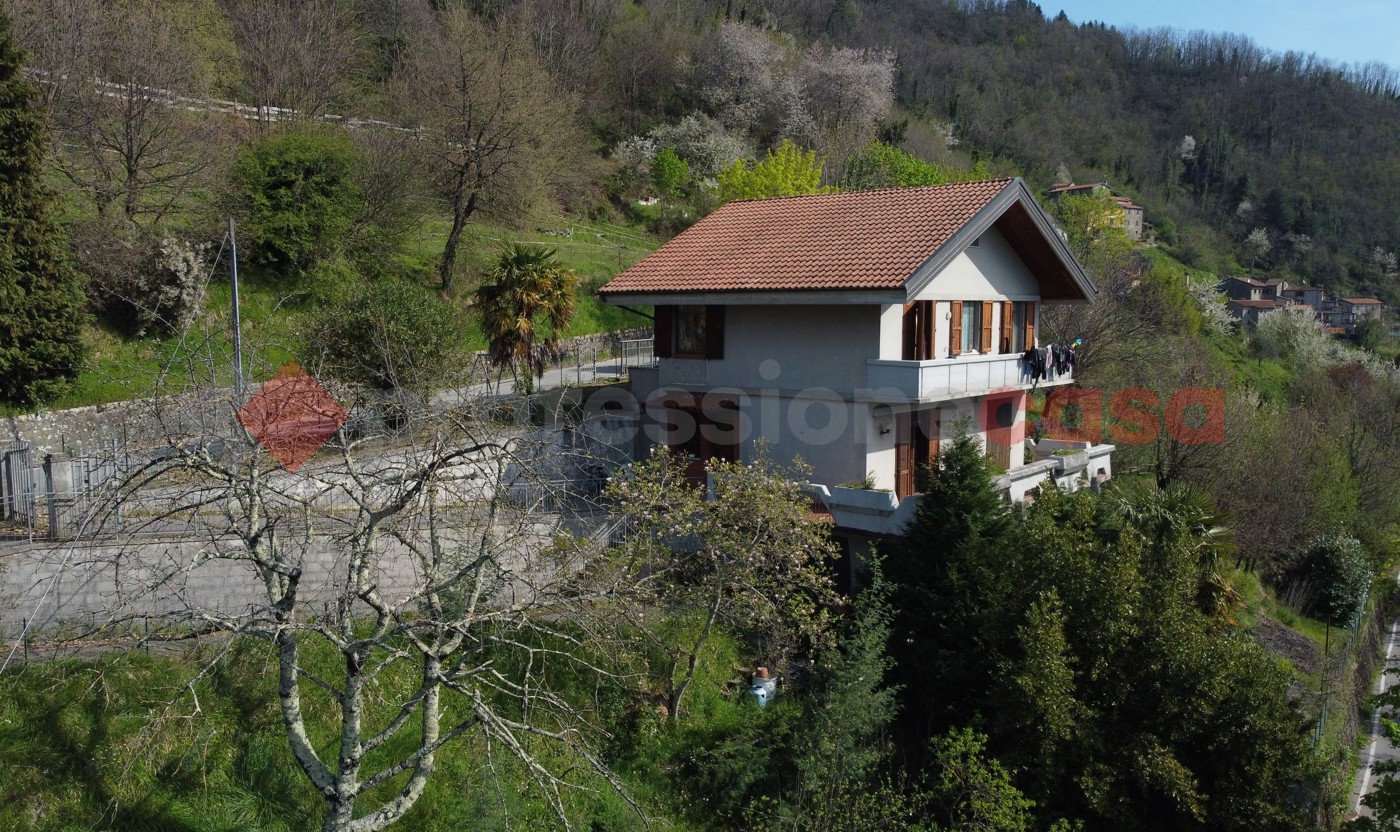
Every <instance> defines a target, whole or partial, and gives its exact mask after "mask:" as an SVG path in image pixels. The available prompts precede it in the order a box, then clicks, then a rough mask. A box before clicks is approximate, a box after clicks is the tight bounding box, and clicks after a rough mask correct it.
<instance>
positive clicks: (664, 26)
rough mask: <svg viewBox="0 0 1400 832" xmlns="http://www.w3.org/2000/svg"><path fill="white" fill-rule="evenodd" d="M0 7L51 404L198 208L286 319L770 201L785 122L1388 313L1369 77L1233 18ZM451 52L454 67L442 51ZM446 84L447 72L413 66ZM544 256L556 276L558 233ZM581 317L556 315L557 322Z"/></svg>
mask: <svg viewBox="0 0 1400 832" xmlns="http://www.w3.org/2000/svg"><path fill="white" fill-rule="evenodd" d="M60 6H62V8H60ZM70 6H71V8H70ZM10 7H11V9H12V11H13V14H14V18H15V25H14V30H15V36H16V39H17V40H18V42H19V44H20V45H21V46H23V47H24V48H25V49H26V50H27V52H28V55H27V62H28V66H27V68H28V71H29V76H30V77H31V78H32V79H33V80H34V82H35V88H34V92H35V95H36V96H37V101H38V103H39V104H40V105H41V106H42V108H43V109H44V110H45V112H46V114H47V116H48V128H49V129H48V138H49V151H50V153H49V174H50V175H49V177H48V181H49V183H50V185H51V187H52V189H53V190H54V192H55V195H56V197H57V199H58V200H59V204H60V207H61V209H62V210H61V218H62V225H63V226H64V228H65V230H66V232H67V237H68V239H69V248H70V251H71V253H72V255H73V262H74V265H75V266H76V267H77V270H78V271H79V272H81V273H82V274H83V275H85V276H86V292H87V295H88V298H89V306H90V309H91V311H92V312H93V313H94V314H95V315H96V317H97V320H98V321H99V322H100V323H102V324H103V326H102V327H100V328H99V329H96V330H93V332H92V335H91V337H89V338H88V339H87V341H88V342H89V346H90V347H91V348H92V351H93V355H94V356H95V357H94V359H93V360H92V361H90V362H89V364H88V366H87V369H86V370H85V373H84V376H85V377H84V380H83V381H82V382H81V383H80V385H79V388H78V389H77V390H75V391H70V392H69V393H68V394H67V395H65V396H64V397H63V398H62V399H61V401H62V402H63V403H68V404H72V403H81V402H85V401H96V400H101V399H106V398H111V397H112V396H113V395H117V392H116V390H115V389H113V388H112V385H110V384H109V385H106V387H107V389H106V390H105V391H97V390H96V389H95V388H97V387H99V386H102V385H100V384H98V382H97V381H96V380H95V376H103V377H109V376H112V375H114V370H115V369H116V368H114V367H113V366H109V364H110V361H111V360H114V357H121V358H123V359H126V360H130V359H132V357H133V354H135V353H146V354H149V353H150V352H151V347H150V345H149V344H146V345H144V346H143V345H142V344H138V343H136V342H134V341H133V340H132V334H133V332H135V334H136V335H138V336H143V337H146V338H149V334H148V333H146V332H145V330H146V328H147V327H146V326H145V325H144V324H138V325H136V326H133V325H132V322H131V321H130V320H128V318H130V316H131V315H133V314H135V315H136V317H137V318H141V317H142V315H143V314H144V313H139V312H133V311H132V304H136V305H137V306H141V305H143V304H144V305H146V306H150V305H151V304H160V303H167V302H166V301H162V300H160V297H161V295H160V292H161V291H166V290H169V289H170V283H169V281H170V280H171V278H169V277H168V276H167V277H161V276H160V275H161V274H163V272H161V271H160V269H159V268H158V263H157V261H160V258H161V257H163V256H165V254H162V253H161V252H165V253H166V254H168V253H169V252H168V251H167V250H166V249H169V246H166V248H162V246H163V245H165V243H163V242H162V241H166V242H171V241H173V242H174V243H176V244H178V245H177V247H179V246H184V247H187V248H188V250H189V251H190V252H191V256H193V257H196V258H197V259H199V258H203V262H205V263H206V265H207V264H208V260H209V259H210V258H211V255H212V251H211V249H212V248H217V241H218V239H219V236H220V234H221V229H222V227H223V225H224V221H225V218H226V217H227V216H229V215H232V216H234V217H235V218H236V219H237V220H238V222H239V227H240V228H242V229H245V231H244V233H245V234H246V235H247V237H248V239H247V240H245V245H246V246H247V253H248V254H249V255H251V256H250V257H249V258H248V261H247V264H246V265H245V271H246V273H247V274H248V277H249V282H250V283H251V284H253V285H254V286H255V287H257V286H258V284H259V283H261V284H262V286H264V287H267V288H268V291H269V292H270V293H275V294H276V295H277V296H279V297H281V296H285V295H288V294H296V293H302V294H303V295H305V297H304V300H303V303H302V307H303V308H304V309H312V310H314V309H316V308H319V307H320V306H322V305H324V304H325V303H329V302H330V300H331V299H330V298H329V297H328V296H326V295H325V293H324V292H319V291H316V290H310V289H308V287H312V286H326V285H330V286H334V287H339V288H345V287H353V286H355V285H359V284H361V283H373V282H375V281H381V280H384V279H390V280H395V281H408V282H411V283H416V284H419V285H421V286H423V287H424V288H425V289H430V288H434V287H436V288H437V289H438V290H439V292H440V293H441V294H442V296H443V297H444V298H445V299H447V300H448V301H449V302H451V303H453V304H455V305H457V306H459V307H462V308H465V307H466V305H467V303H466V301H467V296H468V293H469V292H470V291H471V290H472V289H474V287H475V286H476V284H477V283H479V282H480V280H481V279H482V275H483V274H484V273H485V270H486V269H487V267H488V266H489V260H490V257H491V256H492V254H493V252H496V251H498V249H499V245H500V244H501V242H502V241H504V240H507V239H517V238H527V237H531V236H534V237H535V238H536V239H540V240H542V241H543V242H544V243H546V244H551V245H555V246H556V247H558V246H557V244H558V243H559V238H549V237H541V236H540V234H539V233H538V232H539V231H543V230H546V229H548V228H550V226H552V225H561V227H562V224H563V223H564V222H574V221H575V220H567V221H565V220H562V219H559V218H560V217H571V218H581V217H585V218H588V219H589V220H591V221H594V222H600V223H603V224H604V226H600V227H601V228H603V231H594V232H591V233H595V234H596V233H606V234H610V235H612V236H614V237H617V236H618V235H619V234H620V235H622V236H621V237H618V239H617V240H611V239H610V240H609V241H608V243H607V244H613V243H620V244H624V245H626V244H628V243H625V242H621V241H622V240H623V238H624V237H626V239H631V240H639V239H640V238H637V237H635V236H628V235H635V234H637V233H638V232H639V231H642V230H643V229H645V231H646V232H648V233H651V234H655V235H657V238H659V239H664V238H665V237H666V236H669V235H671V234H674V233H675V232H676V231H677V230H679V229H681V228H683V227H685V225H686V224H688V223H689V222H692V221H694V219H695V218H696V217H698V216H701V215H703V214H704V213H706V212H708V211H710V210H713V208H714V207H716V206H717V205H718V204H719V203H720V202H722V201H723V200H725V199H730V198H735V197H736V196H761V195H764V194H765V193H782V192H784V191H783V190H781V188H782V187H787V186H784V185H778V184H775V183H773V182H768V184H766V185H763V186H762V187H759V186H758V185H757V184H755V183H758V182H761V181H762V177H761V176H760V177H757V178H754V177H751V179H752V180H753V181H752V182H750V184H749V185H746V186H741V185H740V184H739V183H738V182H739V180H738V179H736V177H740V178H742V177H741V176H740V175H741V174H743V175H747V174H744V173H743V172H744V171H746V170H749V169H752V168H756V166H758V165H760V164H761V163H762V161H763V160H764V159H765V158H766V154H768V153H769V152H772V151H775V150H778V149H780V147H781V145H782V143H783V142H786V141H790V142H792V143H794V144H795V145H796V146H797V147H798V148H804V149H811V150H813V151H814V152H815V155H814V156H813V157H812V163H813V164H814V166H815V170H814V176H815V177H816V179H815V180H814V181H819V182H820V183H821V184H822V185H824V186H828V187H832V186H834V187H842V188H869V187H882V186H890V185H909V184H927V183H932V182H944V181H952V180H957V179H966V178H976V177H985V176H988V175H994V174H995V175H1001V174H1019V175H1022V176H1024V177H1025V178H1026V179H1027V181H1028V182H1029V183H1030V184H1031V186H1032V188H1034V189H1037V190H1040V189H1044V188H1046V187H1048V186H1049V185H1050V184H1051V183H1053V182H1055V181H1058V180H1061V179H1073V180H1075V181H1079V182H1086V181H1097V180H1107V181H1109V182H1110V183H1111V184H1112V185H1113V186H1114V187H1115V188H1117V189H1119V190H1120V191H1122V192H1124V193H1126V194H1128V195H1129V196H1131V197H1133V198H1134V199H1136V200H1137V202H1138V203H1139V204H1141V205H1143V206H1145V207H1146V209H1147V222H1148V229H1149V238H1150V239H1151V240H1153V241H1155V242H1156V243H1157V244H1158V245H1160V246H1161V247H1162V248H1163V250H1164V251H1166V252H1167V253H1169V254H1170V255H1172V256H1173V257H1175V258H1176V259H1178V260H1180V261H1182V262H1184V263H1185V264H1186V265H1188V266H1191V267H1194V268H1198V269H1204V270H1207V271H1209V272H1212V273H1215V274H1223V273H1229V272H1254V273H1260V274H1269V275H1277V276H1286V277H1288V278H1289V279H1290V280H1291V281H1293V282H1295V283H1296V282H1301V283H1310V284H1318V285H1321V286H1323V287H1324V288H1325V289H1326V290H1327V291H1328V292H1329V294H1330V295H1333V296H1347V295H1350V296H1356V295H1376V296H1379V297H1382V298H1384V299H1386V300H1388V301H1390V302H1391V303H1395V302H1397V301H1400V281H1397V275H1400V267H1397V266H1396V254H1395V253H1396V251H1397V249H1400V239H1396V234H1397V230H1396V229H1397V228H1400V218H1398V217H1397V211H1400V208H1397V207H1396V206H1397V205H1400V199H1397V197H1400V193H1397V190H1398V189H1400V167H1397V165H1400V162H1397V159H1400V82H1398V81H1397V76H1396V74H1395V72H1394V71H1393V70H1390V69H1388V68H1385V67H1381V66H1374V65H1373V66H1366V67H1337V66H1333V65H1331V64H1328V63H1326V62H1324V61H1320V60H1318V59H1316V58H1314V57H1313V56H1305V55H1298V54H1291V53H1290V54H1285V55H1279V54H1273V53H1269V52H1267V51H1265V50H1262V49H1260V48H1259V47H1257V46H1256V45H1254V44H1253V43H1251V42H1250V41H1249V40H1248V39H1246V38H1243V37H1240V36H1237V35H1226V34H1221V35H1204V34H1199V33H1198V34H1191V35H1183V34H1178V33H1172V32H1165V31H1152V32H1120V31H1117V30H1114V29H1108V28H1105V27H1104V26H1102V25H1098V24H1093V23H1089V24H1084V25H1074V24H1072V23H1070V22H1069V21H1068V20H1067V19H1065V17H1064V16H1063V14H1061V15H1059V16H1057V17H1054V18H1051V17H1049V16H1047V14H1046V13H1045V12H1043V11H1042V10H1041V9H1040V8H1039V7H1037V6H1036V5H1035V4H1032V3H1028V2H1020V1H1019V0H1016V1H1014V2H1010V1H1009V2H980V1H979V2H954V1H953V0H901V2H897V3H887V2H881V3H878V4H877V3H871V2H865V1H864V0H840V2H834V0H802V2H796V1H795V0H792V1H789V2H775V3H772V4H769V5H762V6H760V5H750V4H748V3H747V2H744V0H739V2H733V0H730V2H727V3H725V4H723V5H722V6H717V5H714V4H711V3H707V2H700V1H699V0H682V2H678V3H674V4H669V5H665V6H651V5H639V6H627V7H621V6H619V7H613V6H605V5H596V6H578V5H572V4H567V3H563V2H560V1H559V0H518V1H517V2H509V3H501V4H472V5H470V7H452V9H450V10H444V11H441V12H439V11H435V6H434V4H431V3H429V2H428V0H395V2H387V0H324V2H317V3H312V4H309V5H303V4H287V3H283V2H280V0H175V2H173V3H164V4H162V3H154V2H152V0H133V2H132V3H131V4H130V8H126V9H124V10H123V11H121V12H120V13H118V12H116V11H114V10H113V9H112V8H107V7H105V6H104V4H102V3H99V2H96V0H82V2H78V3H76V4H72V3H67V2H65V3H58V0H13V2H12V3H11V4H10ZM60 12H61V13H60ZM297 32H313V33H315V34H316V37H315V38H300V37H298V36H296V35H295V33H297ZM313 44H314V45H313ZM459 44H466V45H468V46H469V47H470V48H469V54H470V55H471V56H472V59H471V60H470V61H468V62H467V63H465V64H459V65H458V66H457V68H456V70H454V69H452V66H453V61H454V60H456V59H455V58H454V57H453V56H454V54H455V52H454V49H455V48H456V46H457V45H459ZM454 71H458V72H460V73H461V78H462V79H463V80H464V81H465V83H463V84H458V85H456V86H453V85H448V84H446V83H445V79H446V78H448V77H450V76H451V73H452V72H454ZM80 79H82V80H80ZM87 79H100V80H97V81H95V82H94V81H91V80H87ZM238 102H242V103H238ZM279 137H290V138H279ZM293 151H295V152H294V153H293ZM288 153H293V156H294V155H295V153H301V154H302V156H301V157H300V158H301V161H300V162H296V161H294V160H293V159H292V156H287V155H285V154H288ZM308 153H309V154H311V155H310V156H307V155H306V154H308ZM277 154H284V155H283V157H281V158H280V159H278V158H276V157H277ZM317 154H320V155H319V156H317ZM667 154H670V155H669V156H667ZM308 160H309V161H308ZM318 160H319V161H318ZM663 160H674V162H671V161H667V162H666V164H661V163H660V162H661V161H663ZM271 164H294V165H296V164H300V165H302V167H301V168H300V169H299V172H290V171H289V169H284V170H282V171H280V172H277V173H275V174H274V173H273V172H272V168H270V167H268V165H271ZM258 166H262V167H261V172H260V173H257V172H256V171H255V169H257V168H258ZM736 166H737V167H736ZM316 171H319V172H316ZM736 171H738V173H736ZM255 173H256V175H255ZM289 175H290V176H292V177H293V179H297V178H299V177H310V178H303V179H302V180H301V183H300V184H298V185H296V186H294V187H289V188H286V189H284V190H283V191H282V193H283V195H284V196H285V195H286V194H290V193H293V192H294V191H297V190H298V189H299V193H300V196H298V197H296V198H293V199H292V200H291V201H288V202H279V200H281V199H282V198H283V197H280V196H276V195H275V194H273V192H272V191H268V192H263V193H258V192H257V189H258V188H260V187H272V188H277V187H282V186H281V185H277V184H276V183H278V182H280V181H283V180H281V179H279V178H278V177H286V176H289ZM316 177H320V178H319V179H317V178H316ZM313 180H315V181H313ZM259 183H261V184H259ZM755 187H759V189H758V190H754V188H755ZM763 187H767V188H774V187H777V188H778V190H767V191H765V190H763V189H762V188H763ZM313 191H314V192H315V193H316V196H315V198H311V199H307V198H306V197H308V196H310V195H311V194H312V193H313ZM642 199H645V200H646V201H647V202H648V203H653V204H652V205H651V207H646V208H643V207H639V206H638V200H642ZM279 206H280V207H279ZM274 208H275V209H276V211H282V212H283V214H282V215H279V216H273V215H271V214H269V215H266V216H264V215H263V213H260V212H264V213H265V212H266V211H269V210H273V209H274ZM478 227H482V228H485V229H489V230H487V231H484V232H483V231H478V230H477V229H478ZM532 230H534V233H533V234H532V233H531V232H532ZM276 234H282V235H284V236H285V235H292V237H293V238H294V239H292V238H289V239H277V240H274V239H273V238H272V236H269V235H276ZM597 239H598V240H602V238H597ZM599 244H600V245H605V244H604V243H601V242H600V243H599ZM201 245H203V246H205V248H200V246H201ZM288 245H293V246H294V249H287V248H286V246H288ZM646 245H649V246H654V245H655V243H654V242H653V243H647V244H646ZM269 246H270V248H269ZM564 249H565V250H564V252H563V253H564V255H565V259H566V260H567V261H568V262H567V263H566V265H568V264H572V263H573V260H572V259H570V258H571V257H572V254H571V252H573V251H576V250H577V251H581V249H578V246H577V241H571V242H570V244H569V245H568V246H565V247H564ZM172 250H173V249H172ZM182 250H183V249H182ZM617 252H618V253H620V254H621V256H620V257H619V258H614V257H613V256H612V255H611V254H608V253H607V252H605V251H604V250H603V249H601V248H600V249H598V250H597V251H593V252H591V253H590V254H588V256H586V257H584V262H586V263H588V264H589V265H588V268H587V269H586V271H587V272H588V274H587V275H585V276H586V277H590V278H593V277H598V276H605V274H606V273H608V272H611V271H615V270H616V268H619V267H621V266H622V265H625V261H627V260H628V257H629V256H630V254H628V253H627V252H626V250H623V249H617ZM114 253H120V254H121V256H117V257H114V256H113V255H114ZM602 261H607V267H606V268H602ZM614 263H615V266H614ZM218 279H222V278H218ZM584 288H587V286H585V287H584ZM255 291H256V289H255ZM153 292H154V293H155V294H154V295H152V294H151V293H153ZM308 292H309V294H308ZM176 294H178V292H177V293H176ZM218 294H219V293H218V292H217V291H216V292H215V293H214V295H215V296H216V297H217V296H218ZM585 294H586V292H585ZM584 302H585V304H586V305H587V303H588V302H587V301H584ZM169 309H170V307H169V304H168V303H167V305H166V306H165V307H162V310H163V312H164V311H169ZM283 309H284V310H285V311H290V312H296V310H295V309H292V308H290V307H283ZM201 313H202V311H201ZM190 315H191V312H189V311H182V312H180V313H179V314H177V315H176V316H175V318H176V320H175V321H174V322H173V323H171V324H170V325H169V326H166V327H164V328H165V329H167V330H171V332H170V334H177V333H175V332H174V331H173V330H175V329H179V327H180V326H181V325H186V324H183V323H181V322H184V321H188V320H190ZM147 317H149V316H148V315H147ZM608 325H611V324H610V323H609V322H608V320H606V319H605V318H602V317H599V316H598V314H596V313H594V312H590V313H588V314H587V315H585V317H584V318H583V319H582V320H581V321H580V323H579V324H578V326H576V327H575V329H576V330H577V329H594V328H597V327H601V326H608ZM290 328H291V329H295V327H290ZM287 347H288V348H289V349H291V350H292V351H293V352H295V351H296V350H297V349H299V347H297V346H296V345H294V344H288V345H287ZM157 351H158V350H157ZM138 360H144V359H138ZM20 404H24V403H20ZM29 404H32V403H29ZM26 406H27V405H26Z"/></svg>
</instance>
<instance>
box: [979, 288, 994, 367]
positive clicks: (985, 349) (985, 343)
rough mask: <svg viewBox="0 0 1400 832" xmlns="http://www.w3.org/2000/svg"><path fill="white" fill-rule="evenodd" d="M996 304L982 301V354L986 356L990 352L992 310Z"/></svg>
mask: <svg viewBox="0 0 1400 832" xmlns="http://www.w3.org/2000/svg"><path fill="white" fill-rule="evenodd" d="M995 307H996V304H994V303H992V302H991V301H989V300H984V301H982V354H983V355H987V354H988V353H990V352H991V351H992V309H994V308H995Z"/></svg>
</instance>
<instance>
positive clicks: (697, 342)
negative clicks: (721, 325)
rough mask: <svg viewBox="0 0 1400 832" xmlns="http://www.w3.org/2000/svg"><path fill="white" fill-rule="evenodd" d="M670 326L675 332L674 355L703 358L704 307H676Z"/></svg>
mask: <svg viewBox="0 0 1400 832" xmlns="http://www.w3.org/2000/svg"><path fill="white" fill-rule="evenodd" d="M672 326H673V327H675V331H676V355H678V356H691V357H697V358H703V357H704V356H705V307H703V306H677V307H676V319H675V323H674V324H672Z"/></svg>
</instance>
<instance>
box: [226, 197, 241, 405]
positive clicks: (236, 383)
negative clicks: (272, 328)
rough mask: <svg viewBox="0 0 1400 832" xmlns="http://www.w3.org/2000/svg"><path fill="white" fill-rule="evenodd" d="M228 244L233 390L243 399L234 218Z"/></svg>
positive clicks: (229, 226) (229, 225)
mask: <svg viewBox="0 0 1400 832" xmlns="http://www.w3.org/2000/svg"><path fill="white" fill-rule="evenodd" d="M228 244H229V249H230V251H231V252H232V254H233V266H232V269H231V275H232V278H233V390H234V392H235V393H236V394H237V395H238V397H239V398H240V399H241V398H242V397H243V325H242V322H241V321H240V320H239V316H238V238H237V237H235V236H234V235H233V217H229V218H228Z"/></svg>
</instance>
